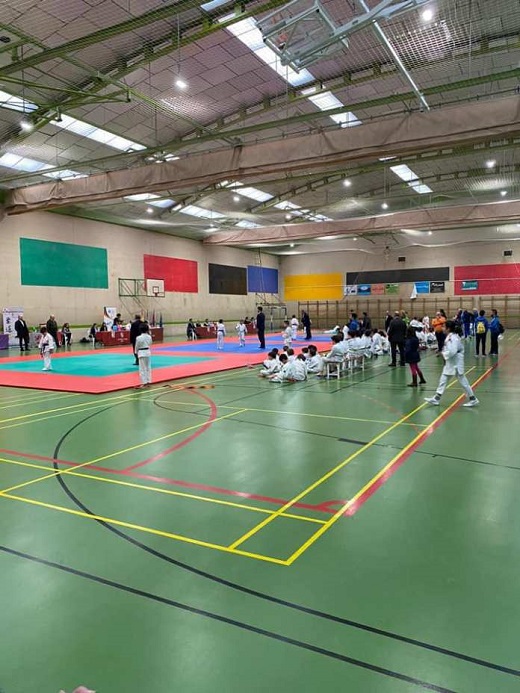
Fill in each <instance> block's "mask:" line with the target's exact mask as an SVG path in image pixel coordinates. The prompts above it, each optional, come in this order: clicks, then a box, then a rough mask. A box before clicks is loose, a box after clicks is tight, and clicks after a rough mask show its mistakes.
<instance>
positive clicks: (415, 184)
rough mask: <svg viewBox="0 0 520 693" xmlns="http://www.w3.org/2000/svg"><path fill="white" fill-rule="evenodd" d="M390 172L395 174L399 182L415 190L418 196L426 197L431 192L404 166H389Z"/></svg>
mask: <svg viewBox="0 0 520 693" xmlns="http://www.w3.org/2000/svg"><path fill="white" fill-rule="evenodd" d="M390 170H391V171H393V173H395V175H396V176H398V177H399V178H400V179H401V180H403V181H404V182H405V183H407V184H408V185H409V186H410V188H412V189H413V190H415V192H416V193H419V195H427V194H429V193H432V192H433V190H432V189H431V188H430V187H428V186H427V185H425V184H423V183H421V182H420V180H419V176H418V175H417V174H416V173H415V172H414V171H412V169H411V168H410V167H409V166H407V165H406V164H399V165H398V166H390Z"/></svg>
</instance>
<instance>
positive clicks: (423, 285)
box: [415, 282, 430, 294]
mask: <svg viewBox="0 0 520 693" xmlns="http://www.w3.org/2000/svg"><path fill="white" fill-rule="evenodd" d="M415 290H416V291H417V293H418V294H429V293H430V282H415Z"/></svg>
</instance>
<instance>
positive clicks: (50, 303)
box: [0, 212, 278, 325]
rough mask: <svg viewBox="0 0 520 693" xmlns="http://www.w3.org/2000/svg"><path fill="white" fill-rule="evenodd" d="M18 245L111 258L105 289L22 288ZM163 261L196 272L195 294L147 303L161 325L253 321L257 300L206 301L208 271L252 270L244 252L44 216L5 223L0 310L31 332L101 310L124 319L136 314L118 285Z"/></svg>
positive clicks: (250, 256) (84, 319)
mask: <svg viewBox="0 0 520 693" xmlns="http://www.w3.org/2000/svg"><path fill="white" fill-rule="evenodd" d="M20 237H24V238H33V239H38V240H45V241H56V242H60V243H75V244H78V245H90V246H97V247H101V248H106V249H107V251H108V271H109V287H108V289H83V288H69V287H38V286H22V285H21V283H20ZM145 254H148V255H163V256H166V257H177V258H182V259H184V260H195V261H197V262H198V263H199V264H198V271H199V292H198V294H193V293H189V294H188V293H186V294H182V293H167V294H166V298H164V299H152V300H151V301H150V307H155V308H156V310H158V311H162V313H163V318H164V320H165V321H177V320H186V319H187V318H189V317H192V318H194V319H195V320H197V319H202V320H203V319H204V318H205V317H210V318H211V319H218V318H223V319H224V320H226V319H235V318H239V317H243V316H245V315H251V314H253V313H256V309H255V306H256V297H255V294H249V295H248V296H228V295H216V294H209V292H208V263H210V262H212V263H217V264H222V265H234V266H237V267H246V266H247V265H254V264H255V255H254V253H253V252H251V251H248V250H240V249H234V248H224V247H220V246H218V247H213V246H204V245H203V244H202V243H200V242H198V241H190V240H187V239H184V238H175V237H173V236H169V235H166V234H162V233H155V232H151V231H145V230H140V229H132V228H128V227H124V226H117V225H114V224H106V223H102V222H97V221H90V220H86V219H77V218H75V217H66V216H62V215H58V214H52V213H49V212H32V213H28V214H20V215H16V216H10V217H6V218H5V219H4V220H3V221H2V222H1V223H0V257H1V258H2V272H1V274H0V304H1V307H7V306H21V307H23V309H24V311H25V315H26V318H27V321H28V322H29V324H31V325H35V324H37V323H39V322H40V321H42V320H43V321H45V320H46V319H47V318H48V316H49V314H50V313H54V314H55V315H56V319H57V321H58V323H59V324H61V323H63V322H65V321H68V322H70V323H71V324H89V323H92V322H94V321H97V322H100V320H101V318H102V314H103V306H118V307H119V308H120V310H121V312H122V313H123V316H124V317H129V313H130V312H131V311H133V310H134V306H133V303H132V301H131V300H126V301H124V303H123V302H122V301H121V299H120V298H119V295H118V279H119V278H120V277H125V278H135V279H139V278H142V277H143V276H144V274H143V255H145ZM262 264H263V266H265V267H273V268H278V259H277V258H274V257H271V256H267V255H262Z"/></svg>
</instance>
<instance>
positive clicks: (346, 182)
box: [343, 178, 352, 188]
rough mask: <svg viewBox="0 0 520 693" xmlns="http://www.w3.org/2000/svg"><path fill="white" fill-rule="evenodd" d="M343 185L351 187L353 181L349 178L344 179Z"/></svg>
mask: <svg viewBox="0 0 520 693" xmlns="http://www.w3.org/2000/svg"><path fill="white" fill-rule="evenodd" d="M343 185H344V186H345V187H346V188H350V186H351V185H352V181H350V180H348V178H345V180H344V181H343Z"/></svg>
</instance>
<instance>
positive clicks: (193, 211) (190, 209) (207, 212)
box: [179, 205, 224, 219]
mask: <svg viewBox="0 0 520 693" xmlns="http://www.w3.org/2000/svg"><path fill="white" fill-rule="evenodd" d="M179 212H181V214H189V215H190V216H192V217H201V218H202V219H223V218H224V214H220V212H214V211H213V210H211V209H204V208H203V207H197V206H196V205H186V207H183V208H182V209H179Z"/></svg>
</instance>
